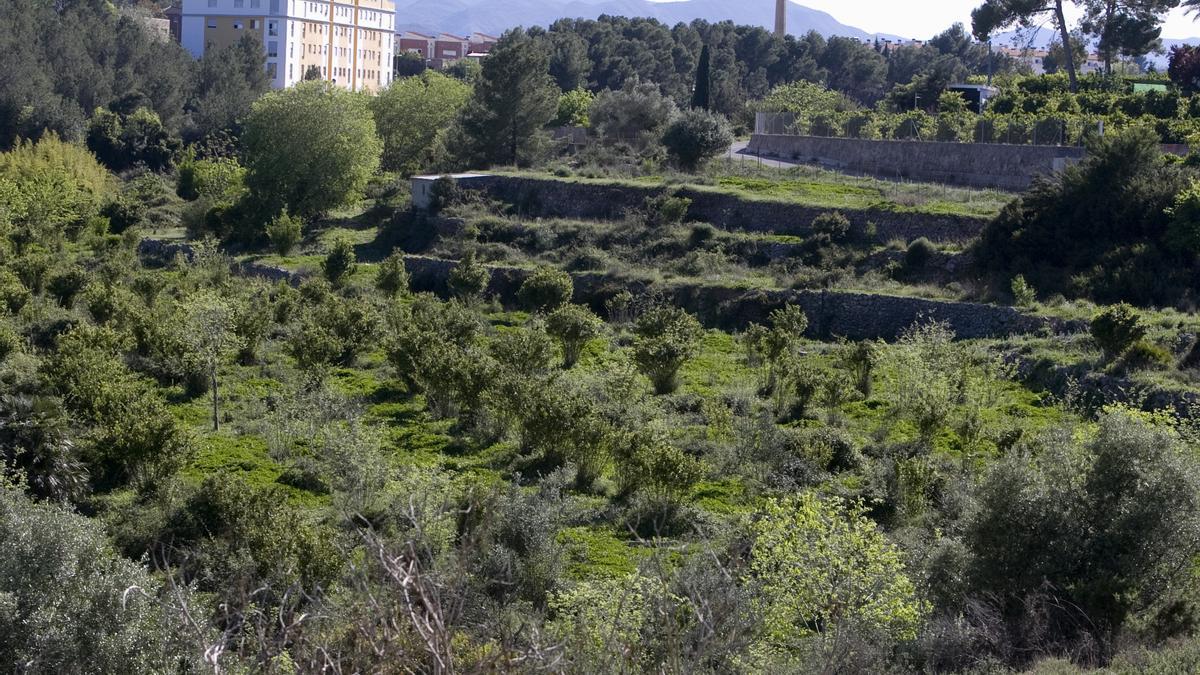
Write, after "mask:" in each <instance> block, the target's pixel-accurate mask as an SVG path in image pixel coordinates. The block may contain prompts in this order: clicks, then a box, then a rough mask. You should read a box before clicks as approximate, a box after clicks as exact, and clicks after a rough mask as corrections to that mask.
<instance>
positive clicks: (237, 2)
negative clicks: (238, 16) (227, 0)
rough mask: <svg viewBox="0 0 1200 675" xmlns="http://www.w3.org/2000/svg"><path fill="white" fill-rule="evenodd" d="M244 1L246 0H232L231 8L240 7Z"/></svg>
mask: <svg viewBox="0 0 1200 675" xmlns="http://www.w3.org/2000/svg"><path fill="white" fill-rule="evenodd" d="M245 3H246V0H233V8H234V9H241V8H242V6H243V5H245Z"/></svg>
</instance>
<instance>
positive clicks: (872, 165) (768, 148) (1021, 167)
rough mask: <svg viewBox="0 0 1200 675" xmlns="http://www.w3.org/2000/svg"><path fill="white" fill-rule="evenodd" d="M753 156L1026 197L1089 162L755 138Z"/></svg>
mask: <svg viewBox="0 0 1200 675" xmlns="http://www.w3.org/2000/svg"><path fill="white" fill-rule="evenodd" d="M748 151H749V152H751V153H753V154H758V155H762V156H763V157H772V158H778V159H784V160H789V161H797V162H803V163H806V164H819V165H821V166H824V167H826V168H831V169H836V170H840V171H848V172H852V173H861V174H869V175H872V176H878V177H880V178H890V179H907V180H915V181H923V182H931V183H944V184H947V185H960V186H965V187H975V188H993V189H999V190H1011V191H1021V190H1025V189H1027V188H1028V187H1029V186H1030V185H1031V184H1032V183H1033V179H1034V178H1035V177H1036V176H1038V175H1043V174H1050V173H1053V172H1056V171H1061V170H1062V169H1064V168H1065V167H1067V166H1068V165H1070V164H1071V163H1074V162H1078V161H1080V160H1082V159H1083V157H1084V155H1085V154H1086V151H1085V150H1084V149H1083V148H1076V147H1060V146H1049V145H1004V144H992V143H935V142H926V141H871V140H862V139H857V138H821V137H816V136H791V135H774V134H755V135H754V136H752V137H751V139H750V146H749V148H748Z"/></svg>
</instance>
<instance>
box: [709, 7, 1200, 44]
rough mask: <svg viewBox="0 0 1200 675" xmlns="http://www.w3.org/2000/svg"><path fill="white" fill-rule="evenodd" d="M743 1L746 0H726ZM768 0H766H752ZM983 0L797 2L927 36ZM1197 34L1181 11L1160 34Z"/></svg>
mask: <svg viewBox="0 0 1200 675" xmlns="http://www.w3.org/2000/svg"><path fill="white" fill-rule="evenodd" d="M730 1H731V2H747V1H750V0H730ZM753 1H755V2H769V1H770V0H753ZM982 1H983V0H918V1H917V2H901V1H900V0H800V1H799V3H798V4H801V5H805V6H807V7H812V8H813V9H819V10H822V11H825V12H829V13H830V14H832V15H833V16H834V18H836V19H837V20H838V21H841V22H842V23H844V24H846V25H849V26H854V27H856V28H861V29H863V30H865V31H868V32H871V33H892V34H894V35H900V36H903V37H911V38H927V37H932V36H933V35H936V34H937V33H938V32H940V31H941V30H942V29H944V28H946V27H947V26H949V25H950V24H952V23H954V22H955V21H961V22H963V24H965V25H966V26H967V27H968V29H969V28H970V24H971V10H972V9H974V8H975V7H977V6H979V4H981V3H982ZM1196 36H1200V23H1197V22H1196V21H1194V20H1193V18H1192V17H1190V16H1185V15H1184V14H1183V12H1180V11H1176V12H1173V13H1172V14H1171V16H1170V18H1169V19H1168V20H1167V23H1166V25H1165V26H1164V27H1163V37H1167V38H1188V37H1196Z"/></svg>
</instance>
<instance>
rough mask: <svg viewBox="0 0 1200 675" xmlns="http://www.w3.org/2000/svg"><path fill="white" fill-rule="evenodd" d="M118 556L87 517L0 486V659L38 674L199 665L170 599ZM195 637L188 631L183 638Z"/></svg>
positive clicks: (205, 635) (207, 635) (183, 597)
mask: <svg viewBox="0 0 1200 675" xmlns="http://www.w3.org/2000/svg"><path fill="white" fill-rule="evenodd" d="M163 586H164V584H163V582H162V580H161V579H160V578H157V577H155V576H152V575H150V574H149V573H148V572H147V571H146V570H145V569H144V568H143V567H141V566H140V565H138V564H136V563H133V562H131V561H129V560H128V559H126V558H124V557H122V556H120V555H118V554H117V553H115V552H114V551H113V550H112V547H111V546H110V545H109V543H108V542H107V541H106V539H105V536H104V531H103V528H102V527H101V526H100V524H99V523H98V522H96V521H93V520H91V519H88V518H85V517H83V516H80V515H77V514H74V513H71V512H69V511H67V510H65V509H61V508H58V507H55V506H49V505H45V504H42V505H38V504H33V503H31V502H29V501H28V500H27V499H25V498H24V497H23V496H22V495H21V494H20V493H19V492H17V491H16V490H13V489H12V488H10V487H7V486H0V598H3V599H4V601H3V603H4V604H3V607H4V611H3V612H0V635H3V638H0V663H4V664H5V666H6V667H10V668H18V669H30V670H35V671H39V672H72V673H112V672H122V673H152V672H163V671H176V670H188V669H191V668H202V667H203V664H202V654H200V653H198V650H196V649H195V647H194V643H189V640H188V639H187V638H186V635H187V634H188V632H189V631H194V630H197V629H198V630H199V631H200V633H199V635H198V637H200V638H201V639H202V640H208V639H211V638H212V637H214V636H215V635H214V633H211V632H210V631H209V629H208V628H207V627H202V626H195V625H193V626H191V627H185V626H184V623H183V621H182V615H181V613H180V611H179V609H180V608H178V607H177V606H175V603H176V602H178V601H183V602H192V601H193V598H192V596H191V594H190V593H189V592H188V590H187V589H180V595H178V596H176V597H175V598H170V599H168V598H167V597H164V598H160V597H159V593H160V592H162V591H164V588H163ZM192 634H193V635H196V634H195V633H192Z"/></svg>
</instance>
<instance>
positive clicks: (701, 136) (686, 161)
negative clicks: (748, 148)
mask: <svg viewBox="0 0 1200 675" xmlns="http://www.w3.org/2000/svg"><path fill="white" fill-rule="evenodd" d="M732 144H733V132H732V131H730V129H729V122H727V121H726V120H725V118H724V117H722V116H721V115H718V114H716V113H710V112H708V111H706V110H689V111H687V112H685V113H683V114H681V115H680V116H679V117H677V118H675V121H673V122H671V124H670V126H668V127H667V131H666V133H664V134H663V145H665V146H667V154H669V155H670V156H671V157H672V159H674V160H675V161H676V162H677V163H678V164H679V166H680V168H682V169H684V170H685V171H695V170H696V169H697V168H698V167H699V166H700V165H701V164H703V163H704V162H706V161H708V160H709V159H712V158H713V157H716V156H717V155H719V154H721V153H722V152H724V151H725V150H727V149H728V148H729V146H730V145H732Z"/></svg>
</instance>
